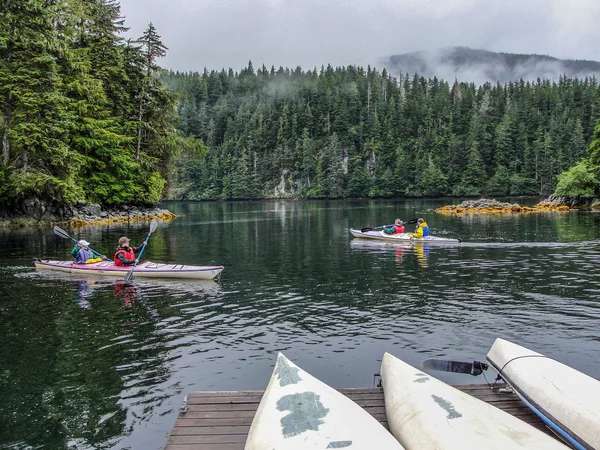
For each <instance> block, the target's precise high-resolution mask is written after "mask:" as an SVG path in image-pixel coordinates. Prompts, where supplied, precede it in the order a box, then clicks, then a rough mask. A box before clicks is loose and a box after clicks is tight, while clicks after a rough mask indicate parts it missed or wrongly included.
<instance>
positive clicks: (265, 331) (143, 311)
mask: <svg viewBox="0 0 600 450" xmlns="http://www.w3.org/2000/svg"><path fill="white" fill-rule="evenodd" d="M452 202H453V203H458V201H457V200H452ZM446 203H449V201H443V200H436V201H322V202H294V201H272V202H259V203H258V202H257V203H247V202H238V203H195V204H190V203H182V204H169V205H166V207H168V208H169V209H170V210H172V211H173V212H175V213H176V214H178V216H179V217H178V218H177V219H176V220H174V221H172V222H170V223H166V222H161V223H160V224H159V228H158V230H157V231H156V232H155V233H154V234H153V235H152V237H151V240H150V243H149V245H148V247H147V249H146V250H145V252H144V257H147V258H148V259H150V260H152V261H157V262H179V263H184V264H196V265H209V264H222V265H224V266H225V270H224V272H223V276H222V279H221V281H220V282H219V283H214V282H161V281H143V280H141V279H136V280H135V282H134V285H133V286H130V287H122V286H121V285H120V284H117V283H115V282H114V281H110V280H102V279H95V278H92V277H89V278H82V277H81V276H79V277H77V276H69V275H68V274H65V275H63V276H59V275H57V274H54V273H43V272H42V273H38V272H35V271H34V269H33V266H32V259H33V257H47V258H51V259H69V252H70V250H71V248H72V243H71V242H69V241H67V240H64V239H61V238H60V237H58V236H56V235H55V234H53V233H52V231H51V230H50V229H42V230H19V231H14V232H9V231H0V238H1V240H0V330H1V334H0V448H7V449H26V448H27V449H29V448H48V449H58V448H77V449H91V448H119V449H121V448H131V449H160V448H162V447H163V446H164V445H165V444H166V441H167V434H168V432H169V431H170V429H171V428H172V426H173V425H174V423H175V419H176V416H177V411H178V408H179V406H180V404H181V401H182V400H183V398H184V396H185V395H186V394H187V393H189V392H191V391H199V390H244V389H264V388H265V386H266V384H267V382H268V379H269V377H270V374H271V370H272V367H273V364H274V362H275V358H276V354H277V352H278V351H283V352H284V353H285V355H286V356H287V357H289V358H290V359H292V360H293V361H295V362H297V363H298V365H300V367H302V368H304V369H305V370H307V371H309V372H310V373H312V374H313V375H315V376H316V377H318V378H320V379H321V380H323V381H324V382H326V383H328V384H330V385H332V386H334V387H369V386H372V385H373V374H374V373H376V372H378V371H379V368H380V363H381V358H382V356H383V353H384V352H386V351H387V352H390V353H392V354H394V355H396V356H398V357H400V358H402V359H404V360H405V361H407V362H408V363H411V364H413V365H418V364H419V363H420V362H421V361H422V360H424V359H427V358H432V357H442V358H454V359H463V360H473V359H480V360H482V359H484V358H485V355H486V353H487V350H488V349H489V347H490V346H491V345H492V343H493V341H494V339H495V338H496V337H498V336H501V337H504V338H507V339H509V340H513V341H515V342H516V343H519V344H522V345H525V346H527V347H529V348H531V349H533V350H536V351H539V352H542V353H544V354H547V355H548V356H551V357H554V358H556V359H558V360H560V361H562V362H564V363H566V364H569V365H571V366H573V367H575V368H577V369H579V370H581V371H584V372H585V373H587V374H589V375H591V376H594V377H597V378H598V377H600V359H598V351H599V350H600V301H599V299H600V270H599V262H600V215H597V214H596V215H595V214H590V213H588V214H584V213H554V214H529V215H512V216H502V217H490V216H470V217H448V216H442V215H439V214H436V213H434V212H433V210H434V209H435V208H436V207H438V206H441V205H443V204H446ZM525 203H527V201H526V202H525ZM529 203H531V202H529ZM421 216H422V217H425V218H426V220H427V221H428V223H429V225H430V226H431V228H432V230H433V233H434V234H436V235H439V236H448V237H459V238H461V239H463V241H464V242H463V244H462V245H461V246H460V247H433V246H432V247H426V246H425V247H424V246H415V247H403V246H382V245H377V244H369V243H361V242H359V241H356V240H354V239H353V238H352V237H351V236H350V234H349V232H348V228H350V227H354V228H361V227H365V226H375V225H381V224H384V223H391V222H392V221H393V220H394V219H395V218H396V217H400V218H402V219H404V220H409V219H412V218H416V217H421ZM68 231H69V232H71V234H72V235H74V236H77V237H81V238H85V239H87V240H88V241H90V242H91V243H92V247H93V248H95V249H96V250H100V251H102V252H104V253H106V254H108V255H112V253H113V252H114V250H115V247H116V244H117V241H118V239H119V237H120V236H122V235H127V236H128V237H130V238H131V239H132V243H133V244H135V245H137V244H139V243H140V242H141V241H142V240H143V238H144V237H145V235H146V234H147V231H148V224H147V223H145V224H132V225H112V226H101V227H99V226H98V227H87V228H84V229H80V230H71V229H68ZM435 375H436V376H438V377H439V378H441V379H443V380H445V381H448V382H451V383H472V382H485V380H484V379H483V378H481V377H479V378H472V377H470V376H468V375H456V374H445V373H439V372H438V373H436V374H435ZM488 378H489V379H493V374H492V373H489V374H488Z"/></svg>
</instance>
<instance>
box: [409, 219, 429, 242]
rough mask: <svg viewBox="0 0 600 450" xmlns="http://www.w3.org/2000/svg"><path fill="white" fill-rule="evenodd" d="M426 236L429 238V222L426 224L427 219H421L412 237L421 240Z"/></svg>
mask: <svg viewBox="0 0 600 450" xmlns="http://www.w3.org/2000/svg"><path fill="white" fill-rule="evenodd" d="M425 236H429V226H428V225H427V222H425V219H419V220H417V229H416V230H415V232H414V234H413V235H412V237H414V238H417V239H420V238H424V237H425Z"/></svg>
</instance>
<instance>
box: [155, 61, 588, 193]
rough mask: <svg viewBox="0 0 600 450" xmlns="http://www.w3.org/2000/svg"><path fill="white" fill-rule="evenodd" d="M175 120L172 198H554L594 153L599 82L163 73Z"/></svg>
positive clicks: (349, 72) (352, 73) (345, 70)
mask: <svg viewBox="0 0 600 450" xmlns="http://www.w3.org/2000/svg"><path fill="white" fill-rule="evenodd" d="M161 79H162V80H163V82H164V83H165V84H166V85H167V86H169V88H170V89H172V90H173V91H174V92H176V93H177V95H178V98H179V104H178V111H179V120H180V128H181V130H182V132H183V133H184V134H185V135H186V136H193V137H198V138H201V139H202V140H203V141H204V142H205V143H206V144H207V146H208V147H209V148H210V151H209V153H208V154H207V155H206V157H204V158H202V159H187V160H186V159H180V160H179V163H178V165H177V168H176V169H177V170H176V171H174V172H173V175H174V178H173V180H172V187H173V189H172V190H171V191H170V192H169V195H170V197H171V198H179V199H193V200H195V199H236V198H239V199H242V198H264V197H272V196H284V197H285V196H299V197H308V198H324V197H328V198H341V197H390V196H439V195H457V196H465V195H481V194H488V195H506V194H510V195H527V194H530V195H547V194H550V193H552V192H553V191H554V189H555V187H556V183H557V175H558V174H560V173H561V172H563V171H565V170H567V169H568V168H570V167H571V166H574V165H575V164H576V163H577V162H578V161H579V160H581V158H582V157H584V156H587V147H588V145H589V143H590V141H591V139H592V136H593V132H594V126H595V123H596V120H597V119H598V117H599V116H600V110H599V103H598V100H599V98H600V88H599V85H598V82H597V80H596V79H594V78H591V79H588V78H586V79H571V78H567V77H561V78H560V79H559V80H558V81H557V82H551V81H548V80H538V81H537V82H534V83H530V82H524V81H520V82H513V83H507V84H505V85H500V84H496V85H493V84H489V83H487V84H484V85H482V86H475V85H474V84H469V83H461V82H458V81H454V82H453V83H448V82H446V81H443V80H439V79H437V78H433V79H425V78H423V77H421V76H418V75H414V76H408V75H404V74H400V75H399V77H393V76H391V75H390V74H388V73H387V72H386V70H383V71H381V72H380V71H378V70H375V69H372V68H370V67H368V68H366V69H363V68H361V67H354V66H348V67H338V68H334V67H331V66H327V67H322V68H321V69H319V70H317V69H315V70H308V71H304V70H302V69H301V68H296V69H295V70H291V69H284V68H279V69H278V70H276V69H274V68H271V69H267V68H265V67H264V66H263V67H261V68H260V69H258V70H255V69H254V68H253V66H252V63H249V65H248V67H247V68H245V69H243V70H241V71H240V72H239V73H238V72H234V71H232V70H231V69H230V70H229V71H225V70H221V71H206V70H205V71H204V72H203V73H179V72H172V71H171V72H164V73H162V74H161Z"/></svg>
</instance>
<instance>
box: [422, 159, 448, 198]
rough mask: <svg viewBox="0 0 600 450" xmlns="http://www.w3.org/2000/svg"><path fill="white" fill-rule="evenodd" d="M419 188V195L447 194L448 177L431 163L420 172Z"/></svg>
mask: <svg viewBox="0 0 600 450" xmlns="http://www.w3.org/2000/svg"><path fill="white" fill-rule="evenodd" d="M419 188H420V191H421V195H424V196H428V197H437V196H442V195H447V194H448V193H449V191H450V189H449V184H448V177H447V176H446V175H444V173H443V172H442V171H441V170H440V169H439V168H437V167H436V166H435V165H434V164H433V163H431V164H430V165H429V167H428V168H427V169H425V170H424V171H423V172H421V178H420V180H419Z"/></svg>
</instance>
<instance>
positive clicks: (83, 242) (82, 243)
mask: <svg viewBox="0 0 600 450" xmlns="http://www.w3.org/2000/svg"><path fill="white" fill-rule="evenodd" d="M79 243H80V244H81V245H83V246H84V247H87V246H88V245H90V243H89V242H88V241H86V240H85V239H82V240H80V241H79Z"/></svg>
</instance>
